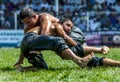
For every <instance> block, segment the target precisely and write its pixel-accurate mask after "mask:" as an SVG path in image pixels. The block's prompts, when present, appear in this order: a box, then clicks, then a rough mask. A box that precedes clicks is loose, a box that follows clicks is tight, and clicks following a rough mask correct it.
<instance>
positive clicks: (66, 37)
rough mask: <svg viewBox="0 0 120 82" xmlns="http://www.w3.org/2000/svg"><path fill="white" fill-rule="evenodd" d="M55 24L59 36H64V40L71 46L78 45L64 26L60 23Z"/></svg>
mask: <svg viewBox="0 0 120 82" xmlns="http://www.w3.org/2000/svg"><path fill="white" fill-rule="evenodd" d="M54 26H55V30H56V32H57V35H58V36H60V37H62V38H64V40H65V41H66V42H67V43H68V44H69V45H71V46H76V45H77V43H76V42H75V41H74V40H73V39H72V38H71V37H69V36H68V35H67V34H66V33H65V31H64V30H63V27H62V26H61V25H60V24H59V23H56V24H54Z"/></svg>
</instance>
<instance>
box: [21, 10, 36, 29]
mask: <svg viewBox="0 0 120 82" xmlns="http://www.w3.org/2000/svg"><path fill="white" fill-rule="evenodd" d="M20 19H21V21H22V22H23V23H24V24H25V25H26V27H32V26H34V25H35V24H36V22H37V20H38V15H37V14H36V13H35V12H34V11H33V9H31V8H23V9H21V11H20Z"/></svg>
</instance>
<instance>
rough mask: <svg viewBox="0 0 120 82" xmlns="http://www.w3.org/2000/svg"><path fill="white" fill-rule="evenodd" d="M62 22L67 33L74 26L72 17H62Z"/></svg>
mask: <svg viewBox="0 0 120 82" xmlns="http://www.w3.org/2000/svg"><path fill="white" fill-rule="evenodd" d="M60 22H61V24H62V26H63V29H64V31H65V32H66V33H69V32H70V31H71V28H72V26H73V22H72V21H71V20H70V19H67V18H61V19H60Z"/></svg>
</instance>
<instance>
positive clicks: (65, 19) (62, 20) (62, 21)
mask: <svg viewBox="0 0 120 82" xmlns="http://www.w3.org/2000/svg"><path fill="white" fill-rule="evenodd" d="M68 21H71V20H70V19H69V18H64V17H62V18H60V22H61V23H64V22H68Z"/></svg>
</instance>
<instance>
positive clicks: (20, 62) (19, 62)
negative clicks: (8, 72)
mask: <svg viewBox="0 0 120 82" xmlns="http://www.w3.org/2000/svg"><path fill="white" fill-rule="evenodd" d="M19 64H23V61H18V62H17V63H15V64H14V65H13V66H14V67H15V66H16V65H19Z"/></svg>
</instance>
